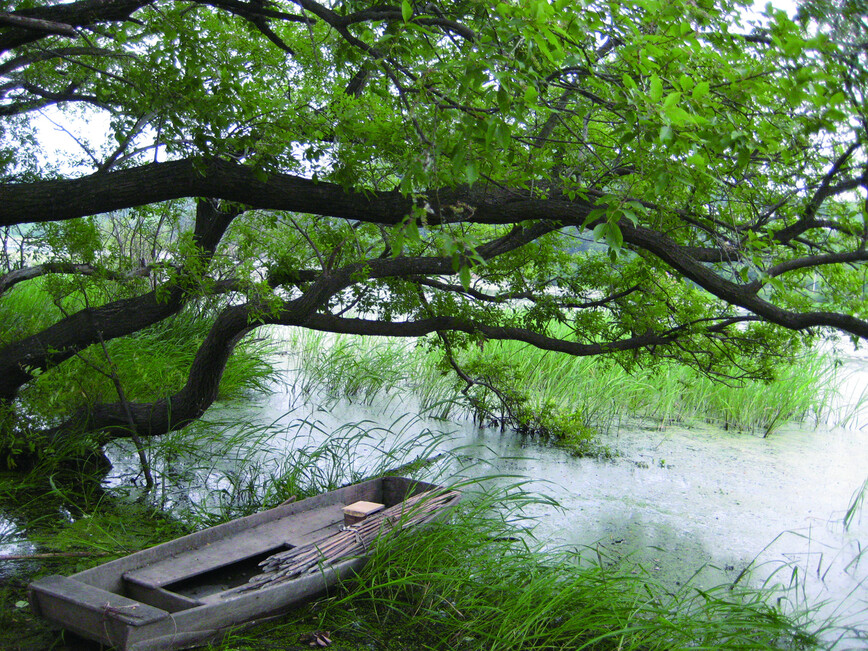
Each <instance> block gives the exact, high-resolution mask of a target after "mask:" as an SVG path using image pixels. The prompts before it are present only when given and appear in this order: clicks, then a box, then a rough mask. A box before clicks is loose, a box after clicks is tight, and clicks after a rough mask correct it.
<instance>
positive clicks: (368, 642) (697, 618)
mask: <svg viewBox="0 0 868 651" xmlns="http://www.w3.org/2000/svg"><path fill="white" fill-rule="evenodd" d="M531 499H532V498H530V497H529V496H527V495H524V494H522V493H521V492H520V491H518V492H513V493H511V494H507V493H505V492H503V491H500V490H498V491H493V492H486V493H483V494H480V495H476V496H475V497H473V498H471V499H469V500H467V501H466V503H465V504H464V506H463V507H460V508H459V510H457V511H456V512H455V513H454V515H453V517H452V519H451V521H448V522H439V523H434V524H431V525H429V526H427V527H425V528H422V529H420V530H418V531H413V532H412V533H408V534H402V535H401V536H399V537H398V536H395V537H392V538H387V539H385V540H381V541H380V543H379V544H378V545H377V547H376V550H375V552H374V554H373V557H372V559H371V561H370V562H369V564H368V565H367V566H366V567H365V569H364V570H362V572H361V574H360V576H359V577H358V578H357V579H354V580H353V581H350V582H348V583H346V584H345V585H344V586H343V589H342V591H340V592H338V593H337V594H334V595H332V596H330V597H328V598H326V599H323V600H321V601H319V602H317V603H315V604H312V605H308V606H306V607H303V608H301V609H299V610H297V611H296V612H294V613H292V614H290V615H289V616H287V617H286V618H285V619H284V620H282V621H279V622H274V623H270V624H269V625H268V626H267V627H260V628H258V629H254V630H252V631H250V632H246V633H243V634H236V635H234V636H232V638H231V639H230V640H229V641H227V642H225V643H223V644H221V645H216V646H215V647H214V648H218V649H227V650H228V649H256V648H263V647H264V646H267V645H269V644H272V645H281V644H282V645H284V646H282V647H281V648H294V647H293V646H291V645H292V644H293V643H298V644H300V645H301V644H305V642H304V641H306V640H308V639H310V638H311V637H312V636H313V635H314V634H315V632H321V633H322V632H324V633H327V636H328V638H329V639H330V641H331V642H332V643H333V645H334V648H337V649H348V650H349V649H444V650H446V649H456V650H467V651H477V650H483V649H484V650H487V651H494V650H497V651H507V650H515V651H519V650H521V651H528V650H539V651H543V650H546V651H548V650H551V649H570V650H575V649H594V650H597V651H599V650H612V651H614V650H628V649H633V650H636V651H638V650H640V649H641V650H643V651H647V650H654V649H660V650H663V649H666V650H672V649H685V648H705V649H810V648H815V647H816V645H817V643H816V640H815V639H814V637H813V636H812V635H811V634H810V633H809V632H807V631H806V630H805V629H804V627H802V626H800V625H799V621H800V620H798V619H797V618H795V617H794V616H791V615H789V614H787V613H784V612H783V611H782V610H780V609H779V608H777V607H774V606H771V605H769V603H768V598H769V596H770V594H771V592H770V591H766V590H751V589H747V588H734V587H732V586H728V585H727V586H721V587H719V588H714V589H710V590H703V589H701V588H699V587H698V586H694V585H685V586H681V587H679V588H678V589H677V591H676V592H672V591H671V590H670V589H668V588H666V587H664V586H661V585H659V584H658V583H656V582H655V580H654V578H653V577H652V576H651V575H650V574H646V573H642V572H639V573H630V572H628V571H626V570H622V569H621V567H620V566H610V565H606V564H604V563H599V562H596V561H589V560H588V559H585V558H584V557H582V556H581V555H579V554H577V553H575V552H561V553H557V552H551V551H546V552H542V551H539V550H536V549H534V548H533V547H531V544H530V542H529V540H530V539H529V538H528V537H527V535H526V534H525V532H523V531H522V529H521V527H520V526H517V523H516V522H515V521H513V519H512V516H514V515H516V513H515V512H513V511H512V509H513V508H514V507H517V506H520V505H521V504H522V503H523V502H524V503H526V502H527V501H529V500H531ZM305 645H306V644H305Z"/></svg>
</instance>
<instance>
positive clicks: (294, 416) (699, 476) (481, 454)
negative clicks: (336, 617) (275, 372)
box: [0, 355, 868, 649]
mask: <svg viewBox="0 0 868 651" xmlns="http://www.w3.org/2000/svg"><path fill="white" fill-rule="evenodd" d="M284 359H285V368H284V371H285V375H286V377H287V378H289V379H290V380H291V379H292V377H293V374H294V371H293V369H292V362H291V361H290V360H289V359H286V358H284ZM846 364H847V370H848V384H847V385H846V386H844V387H843V390H842V396H843V397H842V398H841V404H840V405H838V406H839V407H841V413H843V412H844V411H845V410H844V406H845V404H844V403H847V402H852V403H856V402H859V401H860V400H861V396H862V395H863V392H864V388H865V386H868V360H866V359H865V358H864V357H861V356H855V355H851V356H850V357H849V358H847V361H846ZM297 386H299V383H293V382H288V383H287V384H286V385H283V384H280V385H276V386H275V393H274V394H273V395H271V396H268V397H265V398H262V399H260V400H258V401H251V402H249V403H246V404H245V406H244V408H243V409H239V406H238V405H215V407H213V408H212V409H211V410H209V412H208V414H207V417H208V418H209V419H212V420H219V419H221V418H223V417H225V418H226V420H227V422H230V423H237V422H239V421H242V422H246V423H247V427H248V430H250V429H252V430H254V431H256V432H258V435H257V436H256V437H254V439H255V440H253V441H250V440H247V441H243V442H242V441H241V440H235V441H230V442H229V443H228V444H227V443H226V440H225V439H226V438H231V436H232V435H233V434H232V432H231V431H230V430H226V433H225V434H224V435H222V436H223V438H224V440H223V442H222V443H221V442H220V440H217V441H215V442H213V443H211V444H209V445H214V446H218V447H219V446H220V445H224V444H225V445H226V448H225V450H226V451H225V453H221V454H219V455H218V457H219V458H218V459H216V460H214V459H213V458H209V457H208V455H203V456H202V459H203V461H202V463H201V464H198V465H197V463H191V462H189V457H186V456H185V455H184V453H179V457H178V459H176V460H175V463H176V465H177V466H179V467H183V469H184V472H183V473H181V474H178V476H177V478H176V480H175V482H174V488H172V487H171V486H170V484H171V482H168V481H167V482H163V486H162V489H163V490H168V493H165V494H164V495H163V499H164V500H165V501H166V503H167V504H168V505H170V506H171V505H177V506H178V508H189V507H191V506H196V507H198V508H201V509H206V510H207V509H214V510H217V511H219V510H220V509H221V508H224V507H225V506H226V504H225V502H224V501H222V500H225V499H234V497H233V496H234V495H236V494H237V493H238V488H239V486H240V484H239V479H238V477H234V478H233V473H235V472H238V471H239V470H240V469H242V468H244V467H249V466H250V463H251V460H254V461H255V463H254V464H253V465H254V469H255V470H259V471H263V472H265V473H266V474H267V473H268V472H270V471H273V472H279V470H280V469H281V467H286V466H285V465H284V466H281V464H286V463H289V464H291V463H292V462H293V459H294V458H295V457H292V454H293V451H297V450H304V451H305V452H304V454H317V450H321V449H322V447H321V446H323V445H329V443H330V442H331V443H334V442H335V439H336V438H337V439H340V438H341V437H344V438H345V439H346V441H347V442H348V443H347V445H349V446H350V447H351V448H352V449H349V448H347V449H344V450H342V451H340V447H341V443H340V442H338V443H337V444H336V449H338V450H339V451H340V454H337V455H336V456H329V455H322V456H320V457H317V459H318V463H322V465H323V466H324V472H330V471H331V470H334V471H335V472H338V471H339V470H340V469H339V468H331V469H329V468H328V466H329V464H338V463H349V464H350V465H351V466H352V468H353V470H354V471H355V472H357V473H359V474H364V473H365V472H366V471H368V470H371V469H373V468H374V467H375V466H376V465H377V464H382V459H381V457H382V453H383V451H385V450H398V452H396V453H395V454H394V456H393V457H392V458H391V459H390V460H389V462H387V463H386V464H385V465H384V466H383V465H381V467H389V466H390V465H391V466H394V465H399V464H400V463H402V462H404V461H407V460H410V459H412V458H413V457H414V456H420V455H421V456H429V455H431V454H433V453H436V452H438V451H443V450H447V449H451V450H458V451H460V454H461V456H462V458H464V459H468V458H469V459H470V460H471V463H470V464H469V468H470V469H469V470H468V469H466V468H465V469H464V470H463V471H462V472H464V474H470V475H476V476H480V475H492V474H502V475H509V476H512V477H514V478H518V477H522V478H527V480H528V483H527V484H526V488H528V489H531V490H535V491H538V492H540V493H543V494H545V495H548V496H551V497H553V498H555V499H556V500H557V502H558V503H559V504H560V508H551V507H544V506H542V505H537V506H535V507H532V510H531V512H530V513H529V515H532V516H536V518H535V520H533V522H534V525H533V530H532V532H531V533H532V534H533V535H534V536H535V537H536V538H537V540H538V541H540V543H541V544H542V545H543V547H544V548H549V549H556V548H563V547H567V548H571V549H572V548H577V549H582V550H585V552H586V553H589V554H593V555H595V556H596V555H597V554H599V557H601V558H604V559H612V560H620V561H622V562H626V563H629V564H635V565H637V566H641V567H642V568H643V570H644V571H649V572H652V573H655V574H656V575H657V576H658V577H659V578H660V580H661V581H663V582H664V583H667V582H669V583H672V584H681V583H684V582H686V581H688V580H692V581H694V582H695V584H696V585H698V586H706V587H710V586H712V585H718V584H720V583H724V582H730V583H731V582H734V581H745V582H751V583H753V584H754V585H761V584H763V583H767V584H781V585H782V586H787V585H788V584H789V583H790V582H791V579H792V578H793V577H795V578H796V579H797V581H796V584H797V585H798V590H796V591H792V590H791V591H789V592H788V593H786V595H785V597H786V599H787V600H788V601H789V602H790V603H791V604H792V605H793V607H795V608H798V607H801V606H805V605H812V606H817V605H818V604H824V605H821V606H820V607H819V610H818V614H817V618H818V621H822V620H823V619H824V618H827V617H834V618H837V621H838V622H839V624H841V625H842V626H850V627H851V629H852V630H850V631H849V633H848V637H847V640H845V641H843V642H841V643H840V644H839V645H838V646H837V647H836V648H838V649H858V648H862V649H864V648H868V551H866V547H868V506H866V508H864V509H858V510H857V511H856V512H855V515H854V516H853V517H852V518H851V520H850V523H849V525H850V526H849V527H845V525H844V520H845V516H846V515H847V512H848V508H849V507H850V505H851V504H852V503H853V500H854V496H855V494H856V493H857V491H858V490H859V489H860V487H861V486H862V485H863V483H864V482H865V481H866V478H868V432H866V431H864V430H862V429H858V428H857V429H843V428H828V427H820V428H816V429H815V428H803V427H796V426H792V427H788V428H785V429H782V430H779V431H776V432H775V433H773V434H772V435H771V436H769V437H768V438H762V437H761V436H758V435H754V434H750V433H743V432H732V431H723V430H720V429H715V428H711V427H708V426H693V427H689V428H684V427H665V428H660V427H658V426H653V427H650V426H648V424H644V425H643V424H642V423H632V424H629V425H627V426H625V427H622V428H621V429H620V430H619V431H617V432H613V433H612V434H611V436H609V437H608V438H607V439H606V440H604V441H603V442H604V443H605V444H606V445H608V446H609V447H610V448H611V449H612V450H613V451H615V452H616V453H617V454H616V456H615V457H614V458H613V459H610V460H601V459H590V458H574V457H572V456H571V455H569V454H568V453H567V452H564V451H562V450H558V449H555V448H550V447H546V446H543V445H540V444H535V443H533V442H530V443H528V442H527V441H526V440H523V439H521V438H520V437H519V436H517V435H516V434H514V433H512V432H508V431H507V432H501V431H499V430H485V429H477V428H474V427H472V426H470V425H469V424H466V423H465V424H448V423H442V422H438V421H433V420H424V419H419V418H413V417H409V416H406V414H408V413H413V412H414V410H416V409H417V406H416V405H415V404H413V402H412V400H411V399H408V398H407V397H406V396H391V397H390V396H384V397H383V399H382V400H381V401H380V402H378V403H377V404H375V405H373V406H366V405H364V404H353V403H349V402H347V401H335V400H331V399H328V398H327V397H326V396H322V395H307V394H304V393H302V392H301V391H299V390H298V389H297V388H296V387H297ZM849 425H851V426H854V425H855V426H858V427H862V426H864V425H865V422H864V421H859V420H858V419H854V420H851V421H850V422H849ZM361 430H364V431H367V432H368V436H367V437H366V438H365V439H364V440H360V438H359V436H357V433H358V432H359V431H361ZM443 430H451V432H450V434H449V435H448V436H443V435H439V434H437V432H438V431H443ZM335 433H337V435H336V434H335ZM218 439H219V437H218ZM214 449H217V448H214ZM112 456H113V460H114V461H115V471H114V477H113V479H112V480H111V482H110V483H111V484H112V485H114V486H117V487H120V486H129V484H130V481H131V480H132V478H133V477H134V476H135V475H136V473H137V472H138V468H137V467H136V461H135V455H134V454H133V451H132V449H131V448H129V447H127V448H124V447H123V446H119V447H117V448H116V449H115V450H114V452H113V454H112ZM474 460H475V463H474V462H473V461H474ZM160 463H161V464H163V465H162V467H160V468H159V470H160V472H161V473H168V475H172V473H173V472H176V471H175V470H174V469H173V468H171V467H170V466H171V465H172V462H171V461H167V460H166V459H165V458H163V459H162V460H161V461H160ZM502 481H503V482H512V481H515V479H507V478H504V479H503V480H502ZM167 486H169V488H168V489H167V488H166V487H167ZM263 487H264V485H263V484H258V485H257V486H256V489H257V490H259V489H262V488H263ZM172 490H174V493H173V492H172ZM533 509H535V510H533ZM2 524H3V523H0V525H2ZM8 535H9V536H13V537H14V532H12V531H11V530H10V532H9V533H8ZM697 573H698V574H697ZM694 574H697V576H694ZM781 594H782V595H783V594H784V593H781ZM839 630H840V629H839Z"/></svg>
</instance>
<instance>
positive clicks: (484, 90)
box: [0, 0, 868, 448]
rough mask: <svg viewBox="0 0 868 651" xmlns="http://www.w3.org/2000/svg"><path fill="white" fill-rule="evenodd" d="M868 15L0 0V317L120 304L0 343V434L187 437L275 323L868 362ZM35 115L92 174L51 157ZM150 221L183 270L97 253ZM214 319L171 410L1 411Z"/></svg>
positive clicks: (42, 441) (731, 361) (769, 366)
mask: <svg viewBox="0 0 868 651" xmlns="http://www.w3.org/2000/svg"><path fill="white" fill-rule="evenodd" d="M858 4H859V3H858V2H857V1H856V0H852V1H847V2H845V4H842V5H834V4H829V3H828V2H826V3H824V2H813V3H810V4H807V5H805V6H803V7H802V8H801V9H800V11H799V14H798V15H797V16H788V15H787V14H786V13H784V12H782V11H774V10H771V9H769V10H768V13H767V14H765V15H764V16H762V17H753V18H751V17H750V16H752V14H750V13H749V12H747V11H746V9H745V8H744V7H743V6H741V4H740V3H739V2H737V1H729V0H725V1H723V2H714V1H713V0H637V1H636V2H632V3H621V2H605V1H598V0H587V1H582V2H576V1H575V0H521V1H507V2H487V1H485V2H482V1H479V0H442V1H434V2H412V1H409V0H402V1H401V2H396V3H393V4H383V3H374V2H367V1H365V0H345V1H340V0H334V1H331V0H322V1H316V0H268V1H265V0H79V1H76V2H72V3H69V4H57V3H54V2H47V3H42V2H39V1H38V0H37V1H35V2H34V1H32V0H27V1H23V2H17V3H16V2H13V3H12V5H14V6H13V8H12V9H11V10H9V11H6V12H2V13H0V52H2V55H0V56H2V58H0V76H2V81H0V98H2V99H0V116H2V122H0V128H2V139H3V140H2V161H3V163H4V166H5V167H4V170H3V172H2V174H3V179H2V181H3V182H2V184H0V226H2V227H3V228H5V229H6V230H5V233H6V238H5V239H4V242H5V243H6V247H5V248H4V259H3V262H4V263H5V265H6V269H5V271H6V273H5V275H3V276H2V277H0V292H5V293H6V294H7V296H9V295H11V294H12V292H14V291H16V290H17V289H18V287H16V286H17V285H22V286H23V285H26V284H27V283H35V282H47V281H48V280H50V279H55V280H58V281H60V280H64V279H65V280H66V281H68V282H72V281H73V280H74V281H75V283H77V285H76V286H77V287H79V288H84V290H83V291H84V294H85V295H86V294H87V288H88V287H94V286H97V285H99V284H100V283H102V284H103V285H107V284H113V287H115V289H116V291H115V292H114V293H103V294H99V295H98V296H96V295H94V296H93V297H92V298H91V299H89V300H85V301H84V302H82V301H81V300H79V302H78V303H77V304H76V305H75V308H74V309H66V310H65V311H64V312H63V313H62V314H61V315H60V316H59V317H58V319H57V321H56V322H55V323H52V324H51V325H50V326H49V327H43V326H40V329H39V330H38V331H35V332H33V331H27V330H26V328H25V329H23V330H22V329H17V330H15V331H14V332H7V333H5V334H4V335H3V336H2V338H0V346H2V347H0V401H2V403H3V405H4V409H5V411H6V418H5V423H6V425H5V429H6V434H5V436H6V437H7V438H6V439H5V440H6V441H7V442H8V441H15V442H17V443H16V444H18V445H21V444H22V443H24V444H27V445H30V446H31V447H35V448H39V447H41V446H45V445H48V444H50V443H51V442H52V441H56V440H58V439H62V438H64V437H68V436H70V435H73V434H80V433H82V432H86V433H90V434H91V435H95V434H98V435H99V436H96V437H95V438H94V440H106V439H107V438H110V437H125V436H131V435H137V436H142V437H144V436H154V435H159V434H162V433H165V432H167V431H170V430H174V429H177V428H180V427H182V426H184V425H185V424H188V423H190V422H191V421H192V420H194V419H197V418H199V417H200V416H201V415H202V413H203V412H204V410H205V409H207V407H208V406H209V405H210V404H211V403H212V402H213V400H214V397H215V395H216V391H217V388H218V385H219V382H220V377H221V373H222V372H223V369H224V367H225V364H226V361H227V358H228V357H229V355H230V354H231V352H232V350H233V348H234V347H235V346H236V344H237V342H238V341H239V340H240V339H241V338H242V337H243V336H244V335H246V334H247V333H249V332H250V331H251V330H254V329H255V328H257V327H259V326H261V325H263V324H282V325H292V326H300V327H303V328H310V329H316V330H322V331H329V332H340V333H355V334H360V335H380V336H383V335H384V336H391V337H420V336H424V335H432V334H434V333H437V334H438V335H440V337H441V341H443V342H447V344H448V342H452V343H451V344H448V345H447V348H449V349H452V348H453V344H454V346H458V345H461V344H466V343H468V342H476V343H481V342H483V341H485V340H499V339H500V340H502V339H511V340H519V341H523V342H527V343H529V344H532V345H534V346H537V347H539V348H541V349H545V350H551V351H560V352H563V353H567V354H571V355H600V356H607V357H609V358H613V359H615V360H616V361H617V362H618V363H621V364H624V365H630V364H651V363H654V362H655V361H656V360H663V359H666V360H676V361H677V362H681V363H684V364H689V365H692V366H694V367H696V368H698V369H699V370H700V371H702V372H704V373H708V374H711V375H722V376H725V377H733V376H740V375H743V376H754V377H767V376H768V375H769V374H770V373H772V372H773V368H774V363H775V360H776V359H777V358H779V357H780V356H781V355H784V356H786V355H787V354H788V353H789V351H791V350H792V349H793V347H794V346H799V345H803V344H804V343H805V342H806V341H808V340H810V339H811V337H816V336H820V335H822V334H823V333H825V332H832V331H837V332H841V333H845V334H846V335H849V336H850V337H852V338H854V339H855V340H860V339H864V338H868V302H866V300H865V295H864V292H863V284H864V273H865V267H864V263H865V261H866V260H868V251H866V246H865V245H866V239H868V224H866V206H865V189H866V184H868V167H866V162H865V161H866V158H865V150H864V149H865V145H866V135H865V126H866V125H865V119H866V106H865V96H864V93H865V88H866V72H865V71H866V66H865V58H866V40H868V39H866V24H865V21H864V15H865V12H864V11H860V9H859V6H857V5H858ZM49 118H50V119H51V120H52V121H53V122H55V123H56V124H59V125H60V126H61V127H62V128H63V129H64V131H65V132H66V135H65V136H64V137H68V138H70V139H74V141H75V142H77V143H78V145H79V146H80V154H81V156H79V157H76V158H74V159H71V160H53V159H51V158H48V159H46V157H45V156H43V155H42V154H41V152H42V151H43V150H45V149H46V148H50V143H48V142H47V141H46V140H45V138H46V136H45V134H46V133H49V132H50V130H47V129H45V128H44V127H41V128H40V127H39V125H40V124H44V120H45V119H49ZM109 213H110V214H111V218H110V219H111V220H114V221H108V220H109V217H106V214H109ZM170 213H171V214H173V215H176V217H175V219H174V221H172V224H173V228H175V229H176V232H175V233H174V236H173V237H172V238H170V239H171V246H168V247H166V248H162V249H161V250H159V251H158V247H157V246H156V245H154V246H150V247H147V246H146V247H140V248H139V249H137V250H136V251H137V252H136V253H135V254H132V255H131V254H130V251H129V250H128V248H125V247H124V246H123V242H124V241H128V239H129V238H127V240H125V239H124V238H123V237H115V238H114V239H113V240H112V242H115V244H118V243H120V245H117V246H115V245H109V244H107V240H106V239H105V227H106V224H107V223H113V224H114V228H115V231H117V228H118V224H121V225H124V224H127V225H130V224H145V223H148V224H151V225H152V234H153V233H154V232H156V231H158V230H159V228H160V225H161V224H163V223H164V220H163V217H164V216H165V215H167V214H170ZM154 224H156V226H154ZM130 230H131V231H135V228H132V229H130ZM115 234H116V235H117V233H115ZM156 241H157V239H153V242H156ZM167 241H168V240H167ZM88 283H90V285H89V284H88ZM13 288H14V289H13ZM216 295H219V296H222V300H221V301H220V302H219V303H218V304H219V306H220V309H219V312H218V314H217V316H216V318H215V319H214V321H213V324H212V326H211V328H210V331H209V334H208V336H207V337H206V338H205V340H204V342H203V343H202V345H201V347H200V348H199V349H198V351H197V353H196V356H195V361H194V362H193V363H192V366H191V367H190V369H189V375H188V377H187V380H186V383H185V384H184V385H183V386H179V387H159V386H158V387H154V394H153V396H151V397H150V398H148V399H144V400H139V401H131V400H126V399H118V398H117V397H115V398H114V399H106V400H102V401H99V400H98V401H90V402H89V403H88V404H82V405H80V406H79V407H78V408H77V409H74V410H70V412H69V413H66V414H60V415H58V416H57V417H56V418H55V419H54V420H53V421H52V422H50V423H47V424H45V426H41V427H34V426H30V427H27V426H25V423H26V422H27V421H26V419H22V418H17V417H16V413H17V412H20V411H21V404H22V396H26V393H27V391H28V389H29V388H30V387H31V386H33V385H34V383H38V382H39V381H40V380H41V379H42V378H44V377H45V376H47V375H50V374H51V373H55V372H58V371H59V369H62V368H63V366H64V364H68V363H69V360H70V359H72V358H74V357H76V356H77V355H80V354H82V351H85V350H86V349H88V348H89V347H100V346H104V345H105V344H106V343H107V342H111V341H112V340H115V339H117V338H121V337H129V336H134V335H135V334H136V333H137V332H139V331H141V330H142V329H144V328H148V327H151V326H153V325H154V324H156V323H159V322H160V321H162V320H164V319H167V318H169V317H171V316H172V315H174V314H176V313H178V312H179V311H180V310H182V309H184V308H185V306H190V305H197V304H200V303H202V302H203V301H209V300H211V301H213V297H214V296H216ZM2 300H3V299H2V297H0V301H2ZM458 370H459V372H461V375H462V377H463V378H464V380H465V381H467V382H473V381H474V378H473V377H472V375H471V374H468V373H465V372H462V371H461V370H460V367H458ZM19 415H20V414H19ZM10 437H11V438H10ZM7 444H8V443H7Z"/></svg>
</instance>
